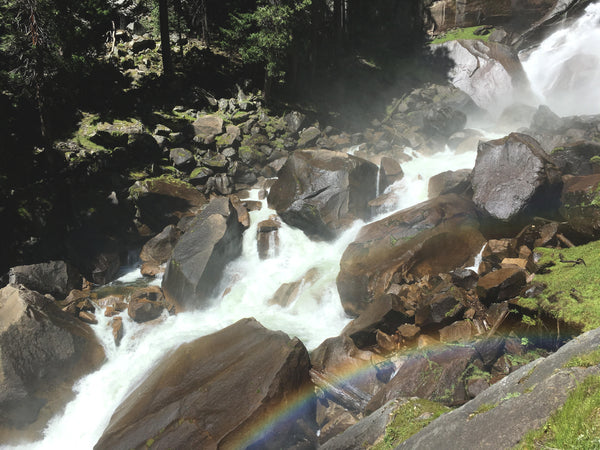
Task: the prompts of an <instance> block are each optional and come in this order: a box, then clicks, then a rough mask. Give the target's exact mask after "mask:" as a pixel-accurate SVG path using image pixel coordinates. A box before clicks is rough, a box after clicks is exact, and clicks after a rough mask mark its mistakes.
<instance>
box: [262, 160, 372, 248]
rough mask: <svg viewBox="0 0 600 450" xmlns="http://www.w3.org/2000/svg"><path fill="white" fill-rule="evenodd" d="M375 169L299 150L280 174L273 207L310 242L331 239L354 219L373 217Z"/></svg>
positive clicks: (272, 192) (272, 195)
mask: <svg viewBox="0 0 600 450" xmlns="http://www.w3.org/2000/svg"><path fill="white" fill-rule="evenodd" d="M376 178H377V166H375V165H374V164H372V163H370V162H368V161H365V160H362V159H360V158H356V157H354V156H351V155H347V154H345V153H341V152H333V151H330V150H303V151H296V152H294V154H293V155H292V156H291V157H290V158H288V160H287V161H286V163H285V165H284V166H283V167H282V169H281V170H280V171H279V173H278V179H277V181H276V182H275V184H274V185H273V186H272V187H271V190H270V192H269V197H268V201H269V206H270V207H272V208H273V209H275V210H276V211H277V213H278V214H279V216H280V217H281V219H282V220H283V221H284V222H286V223H287V224H288V225H291V226H294V227H297V228H300V229H301V230H302V231H304V232H305V233H306V234H307V235H308V236H309V237H315V238H320V239H327V240H329V239H333V238H334V237H336V236H337V235H338V234H339V232H340V231H341V230H343V229H344V228H347V227H348V226H349V225H350V223H351V222H352V221H353V220H354V219H367V218H368V217H369V216H370V208H369V206H368V202H369V201H370V200H372V199H373V198H374V197H375V193H376Z"/></svg>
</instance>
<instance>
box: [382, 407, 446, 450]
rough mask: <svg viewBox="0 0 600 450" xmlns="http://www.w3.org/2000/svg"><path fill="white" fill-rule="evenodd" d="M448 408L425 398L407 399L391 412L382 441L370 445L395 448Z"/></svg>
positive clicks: (386, 448)
mask: <svg viewBox="0 0 600 450" xmlns="http://www.w3.org/2000/svg"><path fill="white" fill-rule="evenodd" d="M449 411H450V408H448V407H447V406H444V405H440V404H439V403H436V402H433V401H431V400H426V399H421V398H420V399H415V400H408V401H407V402H406V403H403V404H402V405H400V406H399V407H398V408H397V409H396V410H395V411H394V412H393V413H392V414H393V419H392V420H391V422H390V423H389V425H388V426H387V427H386V429H385V436H384V438H383V441H381V442H379V443H378V444H376V445H374V446H373V447H372V449H373V450H388V449H392V448H395V447H396V446H397V445H398V444H400V443H401V442H404V441H405V440H406V439H408V438H409V437H411V436H412V435H413V434H415V433H417V432H418V431H420V430H421V429H422V428H424V427H425V426H427V425H428V424H429V423H430V422H432V421H433V420H435V419H437V418H438V417H439V416H441V415H442V414H444V413H446V412H449Z"/></svg>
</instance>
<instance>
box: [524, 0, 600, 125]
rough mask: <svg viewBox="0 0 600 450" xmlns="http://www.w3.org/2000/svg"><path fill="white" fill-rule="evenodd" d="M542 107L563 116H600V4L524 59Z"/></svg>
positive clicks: (549, 38) (590, 7)
mask: <svg viewBox="0 0 600 450" xmlns="http://www.w3.org/2000/svg"><path fill="white" fill-rule="evenodd" d="M522 64H523V68H524V69H525V72H526V73H527V77H528V78H529V81H530V84H531V88H532V90H533V92H534V93H535V94H536V95H537V96H538V98H539V101H540V103H542V104H546V105H548V106H549V107H550V109H552V110H553V111H554V112H556V113H559V115H562V116H567V115H575V114H598V113H600V89H598V83H599V81H600V2H596V3H594V4H591V5H589V6H588V7H587V8H586V10H585V14H584V15H583V16H582V17H581V18H579V19H578V20H576V21H575V22H574V23H573V24H572V25H571V26H569V27H568V28H564V29H561V30H558V31H556V32H555V33H554V34H552V35H551V36H549V37H548V38H547V39H546V40H545V41H544V42H542V43H541V45H540V46H539V47H538V48H537V49H535V50H534V51H533V52H531V53H530V54H529V55H527V54H526V53H525V54H523V55H522Z"/></svg>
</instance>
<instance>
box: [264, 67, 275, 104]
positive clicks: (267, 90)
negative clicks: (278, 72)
mask: <svg viewBox="0 0 600 450" xmlns="http://www.w3.org/2000/svg"><path fill="white" fill-rule="evenodd" d="M272 86H273V77H271V76H270V75H269V71H268V70H267V68H266V67H265V85H264V93H263V98H264V100H265V103H269V101H270V100H271V88H272Z"/></svg>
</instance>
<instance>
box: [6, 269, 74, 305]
mask: <svg viewBox="0 0 600 450" xmlns="http://www.w3.org/2000/svg"><path fill="white" fill-rule="evenodd" d="M8 282H9V283H10V284H14V285H17V284H22V285H23V286H25V287H26V288H27V289H31V290H32V291H38V292H39V293H41V294H51V295H53V296H54V297H60V298H61V299H64V298H65V297H66V296H67V295H68V294H69V292H71V290H73V289H80V288H81V285H82V284H81V283H82V279H81V275H79V272H78V271H77V269H75V268H74V267H73V266H71V265H70V264H68V263H66V262H64V261H49V262H46V263H40V264H31V265H28V266H16V267H12V268H11V269H10V271H9V273H8Z"/></svg>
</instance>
